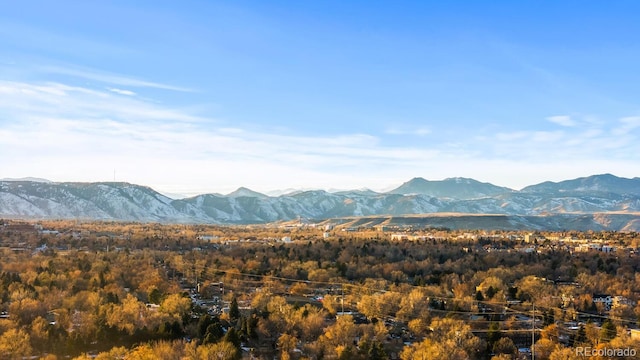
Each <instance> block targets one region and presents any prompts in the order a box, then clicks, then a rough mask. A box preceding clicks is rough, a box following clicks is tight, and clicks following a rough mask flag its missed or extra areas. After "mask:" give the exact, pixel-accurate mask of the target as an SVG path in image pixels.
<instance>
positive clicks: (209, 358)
mask: <svg viewBox="0 0 640 360" xmlns="http://www.w3.org/2000/svg"><path fill="white" fill-rule="evenodd" d="M196 351H197V358H196V359H198V360H236V359H238V357H239V355H240V352H239V351H238V349H237V348H236V347H235V346H234V345H233V344H232V343H230V342H227V341H220V342H218V343H215V344H208V345H202V346H198V348H197V350H196Z"/></svg>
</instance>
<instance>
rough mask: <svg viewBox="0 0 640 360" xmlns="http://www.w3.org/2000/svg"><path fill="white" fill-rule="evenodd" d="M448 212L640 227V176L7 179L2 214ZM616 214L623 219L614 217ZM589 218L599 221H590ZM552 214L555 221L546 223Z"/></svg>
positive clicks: (189, 218) (249, 218) (126, 216)
mask: <svg viewBox="0 0 640 360" xmlns="http://www.w3.org/2000/svg"><path fill="white" fill-rule="evenodd" d="M445 213H455V214H476V215H477V214H483V215H499V216H502V218H503V219H506V220H505V221H506V223H505V224H515V225H513V226H514V227H516V228H517V227H518V226H520V225H518V224H519V223H518V221H516V219H524V217H528V219H533V218H532V217H535V218H536V219H538V220H535V221H533V220H531V221H529V220H528V221H527V222H523V223H522V225H521V226H522V227H527V226H533V227H536V228H541V229H544V228H547V227H548V228H549V229H550V230H553V229H555V228H564V229H570V228H571V227H569V226H567V227H563V226H565V225H564V224H571V221H568V220H566V219H568V218H570V217H574V218H575V217H580V218H581V219H583V220H582V223H581V224H582V225H580V227H582V228H587V229H594V230H599V229H610V230H630V231H638V230H640V178H638V177H635V178H632V179H628V178H621V177H617V176H614V175H611V174H604V175H593V176H589V177H583V178H578V179H573V180H566V181H561V182H543V183H540V184H537V185H531V186H528V187H525V188H523V189H522V190H520V191H517V190H513V189H509V188H505V187H500V186H496V185H493V184H489V183H483V182H479V181H476V180H473V179H468V178H450V179H445V180H439V181H429V180H425V179H423V178H414V179H412V180H410V181H408V182H406V183H404V184H402V185H400V186H399V187H397V188H396V189H393V190H391V191H388V192H385V193H378V192H374V191H371V190H367V189H360V190H351V191H339V192H335V193H330V192H327V191H323V190H310V191H301V192H292V193H289V194H284V195H280V196H268V195H265V194H261V193H259V192H255V191H253V190H250V189H247V188H244V187H241V188H239V189H238V190H236V191H234V192H232V193H230V194H227V195H221V194H203V195H198V196H194V197H190V198H185V199H171V198H169V197H167V196H164V195H162V194H160V193H159V192H157V191H155V190H153V189H151V188H149V187H146V186H140V185H135V184H129V183H123V182H101V183H73V182H65V183H55V182H44V181H32V180H31V179H30V180H22V179H18V180H11V181H0V217H5V218H32V219H87V220H114V221H141V222H168V223H169V222H170V223H211V224H249V223H267V222H275V221H282V220H292V219H297V218H299V217H302V218H309V219H317V220H321V219H335V218H345V217H367V216H381V215H385V216H400V215H414V214H432V215H433V214H436V215H438V219H439V221H440V222H442V221H443V220H442V216H441V215H442V214H445ZM603 214H606V215H607V216H604V215H603ZM556 215H562V216H561V217H560V218H558V216H556ZM614 215H624V217H618V218H617V219H616V220H615V221H614V220H611V217H612V216H614ZM585 216H587V217H589V218H590V219H592V222H589V221H587V222H585V221H586V220H584V219H585ZM603 216H604V217H603ZM552 218H553V219H552ZM476 219H477V218H476ZM545 219H548V220H549V221H548V224H547V225H545ZM558 219H560V220H558ZM562 219H565V220H562ZM597 219H600V220H597ZM603 219H604V220H603ZM607 219H608V220H607ZM621 219H624V220H621ZM458 220H459V219H458ZM567 221H568V222H567ZM527 224H529V225H527ZM531 224H533V225H531ZM461 226H463V224H461ZM497 227H508V226H506V225H500V226H497ZM577 230H582V229H577Z"/></svg>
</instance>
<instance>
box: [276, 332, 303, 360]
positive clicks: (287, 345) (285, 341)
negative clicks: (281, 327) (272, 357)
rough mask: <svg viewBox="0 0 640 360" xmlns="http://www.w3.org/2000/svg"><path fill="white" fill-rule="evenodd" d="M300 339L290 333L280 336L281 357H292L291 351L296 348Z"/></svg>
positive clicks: (285, 359)
mask: <svg viewBox="0 0 640 360" xmlns="http://www.w3.org/2000/svg"><path fill="white" fill-rule="evenodd" d="M297 344H298V339H297V338H296V337H295V336H292V335H289V334H282V335H280V337H279V338H278V348H279V349H280V359H281V360H289V359H291V352H292V351H293V350H294V349H295V348H296V345H297Z"/></svg>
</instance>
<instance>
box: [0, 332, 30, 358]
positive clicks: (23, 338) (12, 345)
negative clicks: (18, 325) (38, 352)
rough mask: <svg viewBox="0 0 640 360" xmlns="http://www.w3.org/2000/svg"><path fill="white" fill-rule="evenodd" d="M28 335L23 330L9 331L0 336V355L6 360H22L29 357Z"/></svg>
mask: <svg viewBox="0 0 640 360" xmlns="http://www.w3.org/2000/svg"><path fill="white" fill-rule="evenodd" d="M30 340H31V339H30V338H29V334H27V333H26V332H25V331H24V330H22V329H20V330H17V329H10V330H7V331H6V332H5V333H4V334H2V335H0V354H2V356H3V358H6V359H22V358H23V357H25V356H28V355H31V345H30Z"/></svg>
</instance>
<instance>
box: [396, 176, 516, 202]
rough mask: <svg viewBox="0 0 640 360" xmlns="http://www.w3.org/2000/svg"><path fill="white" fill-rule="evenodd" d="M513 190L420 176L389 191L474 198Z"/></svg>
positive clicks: (466, 180)
mask: <svg viewBox="0 0 640 360" xmlns="http://www.w3.org/2000/svg"><path fill="white" fill-rule="evenodd" d="M513 191H514V190H512V189H509V188H505V187H500V186H496V185H493V184H489V183H482V182H479V181H477V180H474V179H468V178H460V177H456V178H448V179H444V180H438V181H430V180H425V179H423V178H421V177H417V178H413V179H411V180H410V181H407V182H406V183H404V184H402V185H400V186H399V187H398V188H396V189H393V190H391V191H389V193H390V194H403V195H410V194H421V195H428V196H433V197H438V198H452V199H476V198H482V197H487V196H494V195H500V194H505V193H510V192H513Z"/></svg>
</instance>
